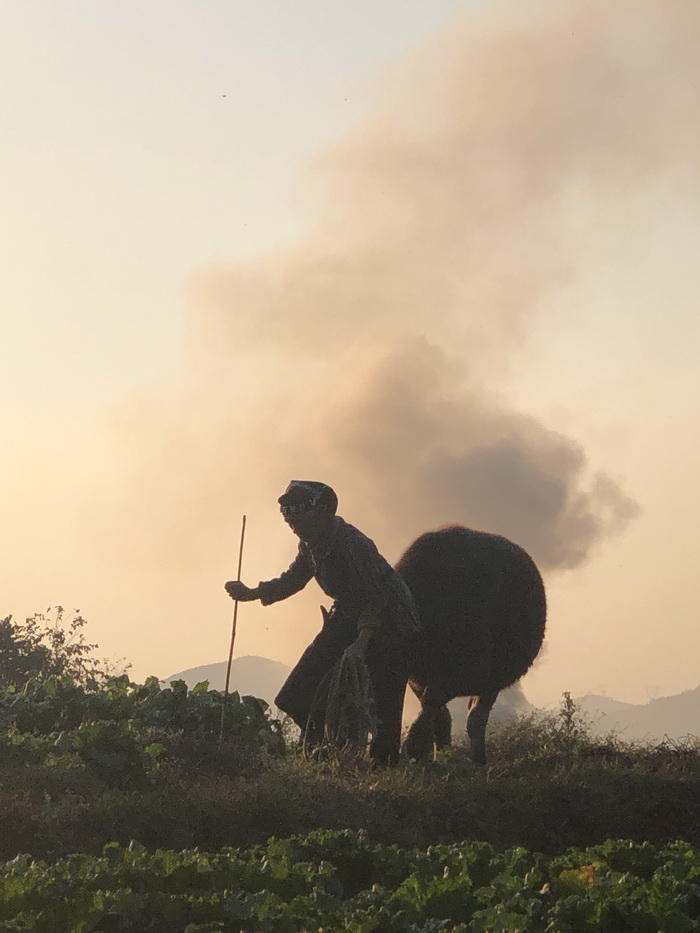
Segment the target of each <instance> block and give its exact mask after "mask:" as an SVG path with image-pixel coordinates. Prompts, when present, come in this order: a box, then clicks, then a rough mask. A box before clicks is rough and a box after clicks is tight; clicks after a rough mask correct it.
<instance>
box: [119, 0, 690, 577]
mask: <svg viewBox="0 0 700 933" xmlns="http://www.w3.org/2000/svg"><path fill="white" fill-rule="evenodd" d="M698 48H700V5H698V4H697V3H696V2H695V0H663V2H662V0H634V2H632V0H605V2H602V0H556V2H542V3H536V4H521V3H519V2H516V0H504V2H501V3H491V4H486V5H485V6H484V7H483V8H480V10H478V11H476V12H472V13H470V14H469V15H466V14H465V16H464V18H463V19H462V20H460V22H459V23H458V24H457V25H456V26H455V27H453V28H452V29H451V30H450V31H449V33H446V34H445V35H444V36H442V37H436V38H435V39H434V40H433V41H432V42H431V43H430V44H428V45H427V46H426V47H425V48H424V49H422V50H420V52H419V53H417V54H416V55H415V56H412V57H409V58H408V59H407V60H406V61H405V62H404V63H403V64H402V66H401V69H400V73H401V75H402V76H403V80H402V83H401V88H400V89H399V88H398V87H397V86H395V87H394V89H393V90H390V91H388V92H387V98H386V101H385V103H384V104H383V106H382V107H381V108H379V110H378V113H377V114H376V115H375V116H374V117H373V118H372V119H371V120H368V121H367V122H366V124H365V125H363V126H360V127H358V129H357V130H356V131H355V132H353V133H351V134H350V135H349V136H348V137H347V138H345V139H343V140H341V141H340V142H338V144H337V145H335V146H334V147H332V149H330V150H329V151H327V152H325V153H323V154H321V155H320V156H319V158H318V159H317V160H316V162H315V163H314V165H313V166H312V167H311V171H310V172H309V176H308V179H307V185H308V188H309V190H310V191H311V190H313V191H314V197H316V199H317V202H318V205H319V207H318V211H317V214H316V220H315V221H314V222H313V224H312V225H311V229H310V230H309V232H308V234H307V235H306V236H305V237H304V238H303V239H302V240H301V241H300V242H299V243H297V244H296V245H295V246H293V247H291V248H289V249H287V250H283V251H280V252H279V253H277V254H275V255H271V256H267V257H263V258H261V259H259V260H258V261H256V262H252V261H251V262H247V263H237V264H232V265H231V266H229V267H219V268H216V269H209V270H205V271H203V272H202V273H200V274H199V275H198V276H197V277H196V278H195V279H194V280H193V282H192V284H191V290H192V294H193V296H194V300H193V306H194V310H193V313H192V316H191V319H190V321H189V327H190V330H189V338H188V350H187V355H186V361H185V366H184V370H183V373H182V378H181V380H180V382H179V383H178V385H177V386H167V387H163V388H162V390H159V391H158V392H155V393H154V394H153V397H152V399H151V403H150V405H149V406H146V407H145V408H144V406H142V405H139V406H138V412H136V413H133V414H132V418H131V426H130V430H132V431H133V432H134V435H133V436H134V437H138V438H139V440H138V443H137V445H136V446H137V447H138V459H139V461H140V464H141V465H140V466H139V470H138V473H137V474H132V475H131V479H130V490H131V492H130V493H129V494H128V495H127V496H126V499H127V500H128V501H126V502H124V501H121V502H120V512H121V514H122V516H127V520H128V516H129V515H130V514H136V512H138V514H139V516H140V517H141V521H140V525H141V527H142V529H145V530H142V531H141V532H140V535H142V536H143V542H142V543H143V545H144V546H147V547H148V549H149V551H150V552H151V553H154V552H157V553H161V554H165V555H169V558H170V559H172V560H173V561H176V562H177V561H181V562H182V563H183V565H184V564H192V563H194V564H196V563H197V562H202V561H206V560H207V559H208V558H209V556H210V555H211V554H212V553H213V552H215V551H216V549H217V548H219V547H220V546H221V545H222V542H223V541H224V538H225V536H230V528H231V527H232V523H233V521H234V513H237V510H238V511H240V510H239V504H240V503H242V502H248V503H252V504H254V505H255V506H256V507H258V508H259V509H260V510H261V511H267V512H269V513H274V511H275V499H276V497H277V495H279V493H280V492H281V491H282V489H283V488H284V486H285V485H286V483H287V481H288V480H289V479H291V478H292V477H296V478H304V477H306V478H313V479H321V480H324V481H326V482H329V483H331V484H332V485H334V486H335V487H336V489H337V491H338V493H339V496H340V500H341V509H340V511H341V512H342V513H343V514H344V515H345V516H346V517H347V518H349V519H350V520H352V521H355V522H356V523H357V524H359V525H360V526H361V527H363V528H364V529H365V530H367V531H368V533H370V534H372V535H373V536H374V537H375V538H376V539H377V541H378V543H379V544H380V546H381V547H382V549H383V550H385V552H387V554H388V556H389V555H390V556H392V557H395V556H397V555H398V553H399V551H400V550H402V549H403V547H404V546H406V545H407V544H408V543H409V541H410V540H411V538H412V537H413V536H415V535H416V534H418V533H420V532H421V531H423V530H425V529H427V528H430V527H435V526H436V525H439V524H442V523H446V522H462V523H465V524H467V525H471V526H473V527H478V528H483V529H488V530H493V531H497V532H500V533H502V534H505V535H508V536H509V537H511V538H513V539H514V540H516V541H518V542H519V543H520V544H522V545H523V546H525V547H526V548H528V549H529V550H530V551H531V553H532V554H533V556H534V557H535V558H536V559H537V560H538V561H539V563H540V564H541V566H542V567H543V569H546V570H557V569H570V568H574V567H576V566H579V565H580V564H581V563H582V562H584V561H585V560H586V559H587V558H589V557H590V555H591V553H592V552H593V551H594V549H595V548H596V547H597V546H599V545H600V544H601V542H603V541H604V540H605V539H607V538H609V537H610V536H612V535H615V534H618V533H620V532H621V531H622V530H624V528H625V526H626V525H627V523H628V522H629V521H630V520H632V519H633V518H634V517H635V516H636V515H637V514H638V512H639V507H638V506H637V505H636V503H635V502H634V501H633V500H632V498H630V496H629V495H628V494H627V493H626V492H625V491H624V490H623V489H622V488H621V486H620V485H619V484H618V482H616V480H615V479H614V478H613V477H611V476H608V475H606V473H605V472H604V465H602V468H598V466H595V465H590V464H589V463H588V462H587V457H586V454H585V451H584V450H583V449H582V448H581V446H580V445H579V444H578V443H577V441H576V440H575V439H574V438H569V437H565V436H563V435H562V434H560V433H557V432H555V431H552V430H550V429H548V428H547V426H546V425H544V424H542V423H540V422H539V421H538V420H536V419H535V418H533V417H532V416H530V415H528V414H527V413H526V412H523V411H521V410H520V409H519V407H518V404H517V399H511V398H508V397H504V396H503V395H502V394H500V393H499V390H498V386H499V380H501V379H502V378H503V377H504V376H505V375H507V374H508V373H509V372H511V371H512V370H513V369H518V368H522V367H526V366H527V365H528V362H527V340H528V337H529V335H530V333H531V330H532V329H533V327H534V326H535V325H536V324H537V322H539V321H540V319H541V316H542V315H543V314H544V313H545V312H546V313H547V314H553V313H562V314H567V313H569V308H568V304H567V295H568V294H571V290H572V289H574V290H575V289H576V287H577V283H578V282H579V281H580V280H581V279H582V278H583V279H585V276H586V275H587V274H590V271H591V270H587V269H586V268H582V267H581V264H580V261H579V254H580V251H579V246H580V242H581V237H582V236H583V237H584V238H585V237H588V238H589V239H591V238H592V239H593V240H594V239H595V237H596V232H595V231H594V230H590V229H587V228H586V227H585V223H584V222H583V221H582V220H581V218H582V216H585V208H586V205H589V204H594V205H596V216H602V215H603V213H604V212H609V215H610V217H612V218H614V219H615V224H616V225H617V227H618V229H620V230H625V228H626V223H627V221H626V212H627V210H628V208H629V205H630V204H632V203H634V202H635V200H636V199H638V198H639V197H642V196H643V194H644V192H645V191H646V190H648V189H650V188H653V187H654V186H657V185H658V183H659V179H660V178H665V179H668V180H669V184H671V185H673V184H678V183H681V184H682V185H690V186H693V188H694V193H695V190H696V186H697V179H698V167H699V165H698V162H699V158H698V153H699V152H700V147H699V146H698V142H700V140H699V139H698V135H699V130H698V127H700V123H699V122H698V121H697V119H695V116H694V107H695V101H696V94H697V88H698V86H700V83H699V79H700V56H698V54H697V49H698ZM398 83H399V82H395V85H398ZM679 179H680V182H679ZM630 235H639V232H638V231H632V230H630ZM166 475H167V477H168V479H167V480H166V482H165V490H163V488H162V484H161V482H160V479H161V478H162V477H163V476H166ZM134 490H136V492H134ZM138 490H142V491H143V490H145V491H146V492H145V494H143V493H142V492H141V493H139V492H138ZM234 491H235V493H234ZM232 499H233V500H235V507H234V506H233V505H232V504H231V503H232ZM174 500H176V504H174ZM173 509H175V512H176V515H175V517H173ZM166 510H167V514H168V520H167V521H164V519H163V516H164V513H165V512H166ZM144 516H145V520H144ZM132 526H133V525H132ZM164 528H165V529H167V535H166V534H164V533H163V531H162V529H164ZM227 540H228V538H227ZM134 546H135V543H134V540H133V536H132V537H131V538H130V547H131V548H133V547H134Z"/></svg>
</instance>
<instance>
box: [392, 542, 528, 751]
mask: <svg viewBox="0 0 700 933" xmlns="http://www.w3.org/2000/svg"><path fill="white" fill-rule="evenodd" d="M396 569H397V570H398V571H399V573H400V574H401V575H402V576H403V578H404V580H405V581H406V583H407V584H408V586H409V589H410V590H411V592H412V593H413V597H414V599H415V601H416V604H417V606H418V614H419V616H420V620H421V626H422V633H421V635H420V636H419V643H418V645H417V650H416V651H415V654H414V655H413V657H412V658H411V663H410V673H409V680H408V682H409V684H410V686H411V689H412V690H413V692H414V693H415V694H416V696H417V697H418V699H419V701H420V704H421V712H420V714H419V716H418V718H417V719H416V720H415V722H414V723H413V725H412V726H411V728H410V730H409V732H408V735H407V737H406V740H405V742H404V751H405V752H406V753H407V754H408V755H409V756H410V757H411V758H416V759H430V758H432V756H433V750H434V747H436V746H437V748H442V747H444V746H446V745H449V744H450V741H451V731H452V719H451V716H450V712H449V710H448V709H447V703H448V702H449V701H450V700H452V699H454V698H455V697H462V696H468V697H471V700H470V704H469V715H468V717H467V734H468V736H469V741H470V745H471V753H472V758H473V760H474V761H475V762H477V763H479V764H483V763H484V762H485V761H486V724H487V722H488V718H489V714H490V712H491V709H492V707H493V704H494V703H495V701H496V697H497V696H498V694H499V692H500V691H501V690H502V689H503V688H504V687H508V686H510V685H511V684H513V683H515V681H516V680H518V679H519V678H520V677H522V676H523V674H524V673H525V672H526V671H527V670H528V668H529V667H530V665H531V664H532V662H533V661H534V660H535V657H536V656H537V653H538V652H539V650H540V647H541V645H542V639H543V637H544V629H545V617H546V600H545V591H544V584H543V583H542V577H541V576H540V573H539V571H538V569H537V567H536V566H535V564H534V562H533V560H532V558H531V557H530V556H529V555H528V554H527V553H526V552H525V551H524V550H523V549H522V548H521V547H519V546H518V545H517V544H513V542H512V541H509V540H508V539H507V538H503V537H501V536H500V535H495V534H488V533H486V532H482V531H473V530H472V529H470V528H465V527H464V526H462V525H449V526H447V527H444V528H440V529H439V530H437V531H431V532H427V533H426V534H423V535H421V536H420V537H419V538H417V539H416V540H415V541H414V542H413V544H411V545H410V547H409V548H408V549H407V550H406V552H405V553H404V554H403V556H402V557H401V559H400V560H399V562H398V563H397V564H396Z"/></svg>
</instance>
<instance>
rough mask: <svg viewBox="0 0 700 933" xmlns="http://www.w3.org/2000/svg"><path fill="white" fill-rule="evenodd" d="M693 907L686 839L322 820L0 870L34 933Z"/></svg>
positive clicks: (659, 927) (3, 903) (394, 927)
mask: <svg viewBox="0 0 700 933" xmlns="http://www.w3.org/2000/svg"><path fill="white" fill-rule="evenodd" d="M699 914H700V853H699V852H697V851H695V850H694V849H693V848H692V847H691V846H689V845H687V844H685V843H676V844H674V845H671V846H668V847H666V848H663V849H657V848H655V847H654V846H651V845H648V844H647V845H641V846H638V845H634V844H631V843H627V842H608V843H605V844H604V845H601V846H596V847H594V848H591V849H587V850H573V851H570V852H568V853H567V854H566V855H563V856H560V857H555V858H552V859H547V858H545V857H544V856H541V855H533V854H530V853H529V852H527V851H526V850H525V849H522V848H516V849H510V850H508V851H506V852H496V851H495V850H494V849H493V848H492V847H491V846H489V845H488V844H486V843H460V844H455V845H452V846H441V845H438V846H431V847H430V848H428V849H427V850H426V851H418V850H413V851H406V850H403V849H399V848H398V847H396V846H386V845H381V844H377V843H372V842H371V841H370V840H369V839H368V837H367V835H366V834H365V833H356V832H352V831H349V830H346V831H344V832H328V831H318V832H315V833H312V834H310V835H308V836H306V837H294V838H292V839H285V840H279V841H278V840H271V841H270V842H268V843H267V845H265V846H259V847H254V848H253V849H249V850H248V851H242V850H240V849H232V848H226V849H222V850H220V851H219V852H216V853H207V852H202V851H196V850H190V851H185V852H177V853H176V852H168V851H157V852H155V853H153V854H149V853H148V852H146V851H145V850H144V848H143V847H142V846H140V845H131V846H130V847H129V848H127V849H125V848H123V847H121V846H118V845H116V844H110V845H108V846H105V849H104V851H103V853H102V854H101V856H99V857H93V856H85V855H77V856H71V857H70V858H67V859H64V860H61V861H59V862H56V863H54V864H52V865H48V864H46V863H44V862H33V863H30V862H29V861H28V860H27V859H26V858H22V857H19V858H16V859H15V860H13V861H12V862H9V863H7V864H6V865H5V866H4V868H0V924H1V925H2V927H1V928H2V929H5V930H31V931H35V933H56V931H61V930H73V931H76V933H84V931H88V930H133V931H139V933H147V931H159V933H160V931H162V933H172V931H178V930H182V931H186V933H195V931H199V933H204V931H207V933H213V931H216V930H221V931H224V930H225V931H246V933H252V931H270V933H296V931H299V933H302V931H303V933H311V931H319V933H320V931H323V930H326V931H328V930H348V931H354V933H371V931H377V933H379V931H381V933H406V931H415V933H419V931H424V933H429V931H431V933H432V931H438V930H462V931H467V930H469V931H476V933H507V931H512V933H518V931H524V933H525V931H526V933H530V931H532V933H545V931H549V933H554V931H562V933H565V931H591V933H594V931H599V933H608V931H609V933H620V931H625V930H637V931H640V933H645V931H649V933H657V931H662V933H686V931H692V930H696V929H697V926H696V924H695V920H696V919H697V917H698V915H699Z"/></svg>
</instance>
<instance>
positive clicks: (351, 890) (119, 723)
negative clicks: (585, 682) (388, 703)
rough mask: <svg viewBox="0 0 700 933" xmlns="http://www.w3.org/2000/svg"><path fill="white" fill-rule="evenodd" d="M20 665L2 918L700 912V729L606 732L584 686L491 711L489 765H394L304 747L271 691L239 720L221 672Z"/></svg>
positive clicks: (68, 926) (451, 921) (329, 925)
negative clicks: (590, 719) (101, 672)
mask: <svg viewBox="0 0 700 933" xmlns="http://www.w3.org/2000/svg"><path fill="white" fill-rule="evenodd" d="M1 660H2V652H1V651H0V661H1ZM16 679H17V680H18V682H17V683H9V682H5V684H4V686H0V807H2V813H3V832H2V834H0V859H2V860H7V863H6V864H5V865H4V866H0V930H16V931H20V930H34V931H39V933H40V931H51V933H54V931H56V933H60V931H64V930H65V931H73V933H87V931H92V930H95V931H97V930H99V931H112V930H115V931H116V930H134V931H136V930H138V931H148V930H154V931H156V930H164V931H165V930H168V931H169V933H170V931H184V930H187V931H188V933H196V931H200V933H204V931H215V930H226V931H229V930H231V931H233V930H246V931H255V930H275V931H278V930H279V931H286V930H289V931H297V930H299V931H302V930H303V931H309V933H310V931H316V930H318V931H321V930H326V931H330V930H339V929H345V930H353V931H357V933H365V931H367V933H369V931H374V930H377V931H393V930H397V931H398V930H414V931H425V933H427V931H437V930H460V929H463V930H467V929H469V930H476V931H480V930H483V931H487V930H488V931H504V933H505V931H542V933H556V931H561V933H566V931H572V933H575V931H579V930H580V931H587V930H591V931H592V930H611V931H613V930H614V931H617V930H620V931H623V930H639V931H647V930H649V931H656V930H659V931H664V933H665V931H668V933H684V931H687V930H694V929H697V928H698V926H697V924H698V921H699V920H700V853H699V852H698V851H696V849H695V847H700V747H699V746H698V743H697V742H690V741H689V742H687V743H682V744H678V743H670V742H669V743H664V744H661V745H658V746H654V747H651V746H642V745H630V744H625V743H623V742H621V741H619V740H617V739H616V738H615V737H609V738H607V739H606V740H604V741H601V740H595V739H593V738H592V737H591V734H590V732H589V730H588V728H587V725H586V723H585V722H584V721H583V720H582V718H581V717H580V715H579V713H578V711H577V709H576V707H575V705H574V704H573V703H572V702H571V700H570V698H569V697H565V699H564V702H563V704H562V708H561V710H560V711H559V713H558V714H557V715H547V716H533V717H530V718H528V719H524V720H520V721H517V722H513V723H508V724H505V725H500V726H494V727H493V728H492V729H491V730H490V735H489V764H488V765H487V766H486V767H477V766H475V765H473V764H472V763H471V762H470V760H469V756H468V752H467V749H466V748H465V747H464V746H462V745H457V746H456V747H455V748H453V749H452V750H450V751H449V752H447V753H444V754H441V755H440V756H439V758H438V760H437V761H436V762H434V763H433V764H431V765H429V766H421V765H417V764H416V763H415V762H410V761H404V762H402V763H401V764H400V766H399V767H397V768H394V769H389V770H385V769H378V768H376V767H373V766H372V765H371V764H370V763H369V762H368V761H367V760H365V759H357V758H356V757H353V756H351V755H344V754H338V755H334V756H330V757H326V758H325V759H323V760H321V761H308V760H305V759H304V758H303V757H301V756H300V755H299V753H298V752H297V750H296V748H295V747H294V743H293V742H292V741H291V739H289V737H288V735H287V733H288V729H287V724H286V723H283V722H280V721H278V720H276V719H275V718H273V717H272V716H271V714H270V711H269V709H268V708H267V706H266V705H265V703H264V702H263V701H261V700H258V699H255V698H254V697H240V696H239V695H238V694H236V693H234V694H232V695H231V696H229V697H228V698H227V700H226V710H225V715H224V717H223V729H222V715H221V712H222V706H223V704H224V697H223V694H222V693H221V692H218V691H211V690H209V689H208V685H207V684H206V683H203V684H199V685H198V686H197V687H195V688H194V689H192V690H188V688H187V686H186V685H185V684H184V683H183V682H175V683H173V684H171V685H169V686H165V687H164V686H162V685H161V684H160V683H159V682H158V680H157V679H156V678H149V680H147V681H146V683H145V684H134V683H131V682H130V680H129V679H128V677H127V676H125V675H123V676H120V677H111V678H110V677H109V676H107V675H105V677H103V678H101V679H99V681H90V680H87V679H83V681H82V682H81V681H80V680H79V679H76V678H74V677H72V676H70V675H69V674H68V673H67V672H63V673H61V674H56V673H46V672H45V673H44V674H42V673H41V672H40V671H39V672H37V671H33V672H30V673H29V674H28V676H26V677H25V678H24V681H23V682H21V679H18V678H16ZM273 837H274V841H270V840H271V838H273ZM615 840H618V841H615ZM619 840H622V841H619ZM678 840H682V841H678ZM77 853H79V854H77ZM460 924H461V926H460Z"/></svg>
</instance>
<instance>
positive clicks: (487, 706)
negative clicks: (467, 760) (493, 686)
mask: <svg viewBox="0 0 700 933" xmlns="http://www.w3.org/2000/svg"><path fill="white" fill-rule="evenodd" d="M498 693H499V691H498V690H496V691H495V692H493V693H482V694H481V695H480V696H473V697H472V698H471V699H470V701H469V713H468V715H467V735H468V736H469V743H470V745H471V753H472V761H473V762H474V764H477V765H485V764H486V724H487V723H488V721H489V714H490V713H491V710H492V709H493V704H494V703H495V702H496V697H497V696H498Z"/></svg>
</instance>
